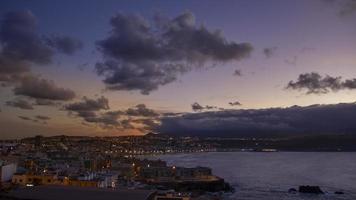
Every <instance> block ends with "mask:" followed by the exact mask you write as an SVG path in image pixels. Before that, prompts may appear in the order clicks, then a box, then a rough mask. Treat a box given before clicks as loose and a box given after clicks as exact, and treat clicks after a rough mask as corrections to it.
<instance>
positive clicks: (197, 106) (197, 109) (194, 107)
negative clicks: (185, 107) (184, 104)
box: [192, 102, 218, 112]
mask: <svg viewBox="0 0 356 200" xmlns="http://www.w3.org/2000/svg"><path fill="white" fill-rule="evenodd" d="M212 109H218V107H217V106H210V105H206V106H202V105H200V104H199V103H197V102H195V103H193V104H192V110H193V111H194V112H200V111H203V110H212Z"/></svg>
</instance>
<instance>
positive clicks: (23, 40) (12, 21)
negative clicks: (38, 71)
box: [0, 11, 53, 64]
mask: <svg viewBox="0 0 356 200" xmlns="http://www.w3.org/2000/svg"><path fill="white" fill-rule="evenodd" d="M36 29H37V20H36V17H35V16H34V15H33V14H32V13H31V12H30V11H20V12H9V13H7V14H6V15H5V17H4V18H3V20H2V23H1V27H0V41H1V46H2V55H3V56H5V57H7V58H9V59H11V60H13V61H17V60H18V61H30V62H33V63H37V64H47V63H50V61H51V58H52V56H53V52H52V50H51V48H49V47H48V46H47V45H46V44H45V43H44V42H43V40H42V38H41V36H40V35H39V34H38V33H37V32H36Z"/></svg>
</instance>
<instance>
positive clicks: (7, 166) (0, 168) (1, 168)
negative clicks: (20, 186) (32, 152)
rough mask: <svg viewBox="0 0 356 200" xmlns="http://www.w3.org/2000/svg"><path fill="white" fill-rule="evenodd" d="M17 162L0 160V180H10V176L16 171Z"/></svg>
mask: <svg viewBox="0 0 356 200" xmlns="http://www.w3.org/2000/svg"><path fill="white" fill-rule="evenodd" d="M16 170H17V164H15V163H5V162H2V161H0V178H1V182H7V181H11V179H12V176H13V175H14V174H15V173H16Z"/></svg>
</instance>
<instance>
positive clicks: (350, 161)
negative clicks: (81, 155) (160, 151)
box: [150, 152, 356, 200]
mask: <svg viewBox="0 0 356 200" xmlns="http://www.w3.org/2000/svg"><path fill="white" fill-rule="evenodd" d="M150 159H161V160H164V161H166V162H167V163H168V164H169V165H176V166H183V167H196V166H206V167H210V168H212V170H213V174H214V175H217V176H219V177H221V178H224V179H225V180H226V181H227V182H229V183H230V185H231V186H233V187H234V188H235V192H234V193H226V194H224V195H223V198H224V199H226V200H356V152H208V153H192V154H165V155H159V156H152V157H150ZM300 185H315V186H320V188H321V189H322V190H323V191H324V192H325V194H321V195H315V194H301V193H289V192H288V190H289V189H290V188H296V189H298V186H300ZM336 191H341V192H343V193H344V194H335V192H336Z"/></svg>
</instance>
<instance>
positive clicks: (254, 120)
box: [156, 103, 356, 137]
mask: <svg viewBox="0 0 356 200" xmlns="http://www.w3.org/2000/svg"><path fill="white" fill-rule="evenodd" d="M354 119H356V104H355V103H344V104H332V105H312V106H307V107H300V106H292V107H288V108H269V109H249V110H223V111H212V112H199V113H187V114H183V115H180V116H173V117H162V118H161V125H160V126H159V127H157V128H156V131H157V132H160V133H166V134H171V135H179V136H189V135H190V136H221V137H239V136H247V137H255V136H256V137H257V136H281V135H283V136H289V135H296V134H308V135H309V134H342V133H355V132H356V124H355V122H354Z"/></svg>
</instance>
